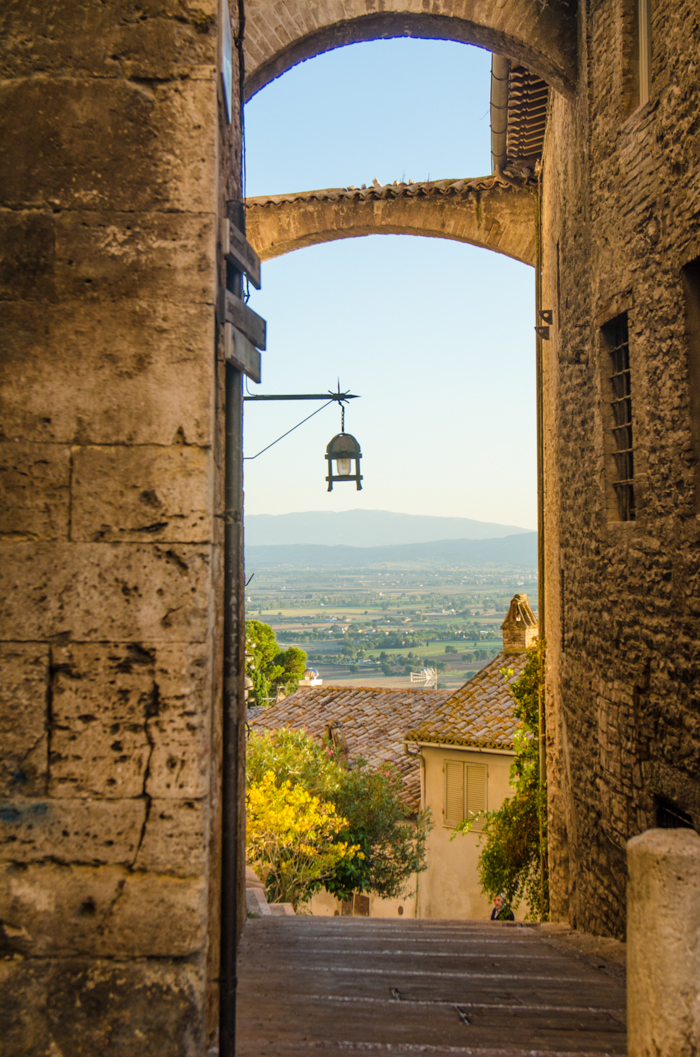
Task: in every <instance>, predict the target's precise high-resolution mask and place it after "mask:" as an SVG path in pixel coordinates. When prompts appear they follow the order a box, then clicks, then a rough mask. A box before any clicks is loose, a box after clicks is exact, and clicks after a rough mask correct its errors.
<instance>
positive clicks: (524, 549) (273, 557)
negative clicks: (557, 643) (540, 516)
mask: <svg viewBox="0 0 700 1057" xmlns="http://www.w3.org/2000/svg"><path fill="white" fill-rule="evenodd" d="M395 562H400V563H403V562H406V563H409V562H410V563H414V562H417V563H426V564H433V565H469V566H474V565H477V566H479V565H494V566H496V567H511V566H512V567H518V568H520V567H522V566H535V565H536V564H537V533H536V532H527V531H523V532H519V533H518V534H517V535H512V536H505V537H502V538H501V539H481V540H473V539H457V540H451V539H448V540H431V541H428V542H425V543H404V544H399V545H394V546H387V547H345V546H337V547H328V546H324V545H322V544H313V543H311V544H287V545H280V546H268V547H255V546H253V547H251V546H246V568H247V571H248V572H254V571H255V569H256V568H261V567H262V566H265V565H302V566H311V567H322V566H326V567H327V566H329V565H335V566H340V567H344V568H352V567H355V566H367V565H375V564H383V563H392V564H393V563H395Z"/></svg>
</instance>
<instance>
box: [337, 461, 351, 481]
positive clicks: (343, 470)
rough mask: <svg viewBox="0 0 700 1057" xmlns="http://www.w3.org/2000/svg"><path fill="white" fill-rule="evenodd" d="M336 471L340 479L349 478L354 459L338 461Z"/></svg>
mask: <svg viewBox="0 0 700 1057" xmlns="http://www.w3.org/2000/svg"><path fill="white" fill-rule="evenodd" d="M335 465H336V469H337V472H338V476H339V477H348V476H349V475H350V469H351V466H352V459H337V460H336V464H335Z"/></svg>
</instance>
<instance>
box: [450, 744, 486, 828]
mask: <svg viewBox="0 0 700 1057" xmlns="http://www.w3.org/2000/svg"><path fill="white" fill-rule="evenodd" d="M444 773H445V806H444V809H443V819H444V823H445V825H446V826H452V827H454V826H457V825H459V823H460V822H461V821H462V819H464V818H473V817H474V815H477V814H478V813H479V812H480V811H486V809H487V803H486V766H485V765H484V764H481V763H461V762H458V761H457V760H445V767H444ZM474 829H475V830H480V829H481V823H480V822H477V823H476V825H475V826H474Z"/></svg>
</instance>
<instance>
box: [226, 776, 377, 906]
mask: <svg viewBox="0 0 700 1057" xmlns="http://www.w3.org/2000/svg"><path fill="white" fill-rule="evenodd" d="M246 823H247V825H246V858H247V860H248V862H250V863H251V864H252V865H253V866H254V867H256V869H257V870H258V872H259V874H260V878H261V880H262V881H263V884H264V885H265V890H266V892H267V896H268V898H269V899H270V900H271V902H273V903H292V905H293V906H294V908H295V909H296V908H297V907H298V906H299V904H300V903H303V902H304V901H305V900H306V899H308V897H309V896H310V894H311V893H312V892H313V891H314V890H315V889H316V888H318V887H319V886H320V884H321V883H322V882H323V881H324V880H325V879H326V878H329V877H332V876H333V873H334V871H335V870H337V869H338V868H339V867H340V866H342V864H343V863H346V862H347V863H352V862H353V861H354V860H355V859H359V858H361V857H362V851H361V849H360V847H359V845H357V844H350V843H349V842H348V841H344V840H342V839H340V837H339V833H340V832H341V830H344V829H345V828H346V827H347V819H345V818H343V817H342V815H339V814H338V812H337V811H336V808H335V805H334V804H333V803H331V802H330V801H325V802H324V801H322V800H320V799H319V798H318V797H317V796H312V794H311V793H309V792H307V790H306V789H304V787H303V786H302V785H299V784H297V785H292V783H291V781H290V780H289V779H287V780H286V781H283V782H278V781H277V779H276V777H275V774H274V772H273V771H267V773H266V774H265V775H264V776H263V778H262V779H261V780H260V781H258V782H254V783H252V784H251V785H250V786H249V788H248V792H247V795H246Z"/></svg>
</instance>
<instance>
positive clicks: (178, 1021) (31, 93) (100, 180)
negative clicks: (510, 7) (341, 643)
mask: <svg viewBox="0 0 700 1057" xmlns="http://www.w3.org/2000/svg"><path fill="white" fill-rule="evenodd" d="M2 23H3V33H2V35H1V36H2V43H1V44H0V50H1V51H2V54H1V55H0V59H1V61H2V70H3V75H4V78H5V79H4V81H3V82H2V84H1V85H0V229H1V230H0V247H1V248H2V254H3V259H2V266H1V267H0V286H1V289H0V296H1V297H2V298H3V309H2V320H3V322H2V324H1V325H2V336H1V337H0V345H1V347H2V350H3V351H2V357H1V360H0V371H1V373H2V377H1V378H0V383H1V384H2V389H3V394H4V396H3V408H2V430H3V433H2V438H1V442H0V472H1V473H2V477H3V485H4V492H5V502H4V504H3V510H2V523H1V524H0V531H1V533H2V542H1V543H0V576H1V578H2V586H1V587H0V592H1V597H2V599H3V602H2V607H1V609H0V664H1V666H2V680H1V681H0V757H1V759H0V786H1V788H0V795H2V796H3V797H4V802H3V805H2V811H0V921H1V922H2V927H1V928H0V940H1V949H2V952H3V953H4V955H5V956H6V958H5V960H4V961H0V991H1V992H2V998H1V999H0V1038H2V1040H3V1041H2V1047H1V1048H2V1049H3V1053H5V1054H7V1055H8V1057H29V1055H30V1054H31V1055H32V1057H38V1055H50V1057H83V1055H85V1057H87V1055H91V1057H92V1055H94V1054H98V1053H107V1052H109V1053H110V1055H112V1054H113V1055H114V1057H126V1055H129V1057H131V1055H133V1054H134V1053H137V1052H138V1053H140V1054H142V1055H143V1057H150V1055H152V1054H153V1055H154V1054H156V1053H157V1054H158V1057H180V1055H185V1054H186V1055H188V1057H189V1055H194V1054H202V1053H204V1052H205V1051H206V1049H207V1046H208V1045H209V1043H210V1041H211V1039H212V1037H213V1034H214V1031H215V1027H216V1020H217V998H216V983H215V982H216V979H217V977H218V966H217V962H216V957H217V955H216V942H217V938H218V937H217V930H218V902H219V896H218V886H217V877H218V863H217V855H218V845H217V841H218V823H217V818H218V815H217V813H218V812H219V811H220V808H219V805H218V789H219V750H220V745H218V743H217V737H218V729H219V712H220V689H219V683H220V678H219V675H218V672H219V671H220V667H221V647H220V631H219V628H220V613H221V595H220V584H221V576H220V567H221V560H220V546H219V543H220V529H219V523H218V522H217V521H216V520H215V512H216V509H217V499H216V496H217V490H218V489H219V487H220V486H219V484H218V482H219V479H220V471H219V468H218V466H219V461H220V460H219V450H220V448H219V446H218V444H219V442H218V439H217V438H218V432H219V428H220V427H219V420H218V417H217V413H216V409H217V386H218V384H219V383H218V381H217V346H216V327H215V307H214V306H215V303H216V294H217V288H218V285H219V276H218V274H217V250H216V232H217V226H218V218H219V216H220V215H221V209H222V202H223V199H224V198H225V197H233V196H234V195H233V194H232V190H233V191H234V193H235V188H231V186H229V187H226V186H225V185H224V182H223V180H222V167H223V164H224V163H222V161H221V158H222V154H223V153H224V151H223V150H222V143H223V141H224V137H225V136H226V135H227V134H228V133H227V132H226V131H225V123H224V122H223V120H222V114H221V107H220V101H219V99H218V93H217V79H218V73H217V43H218V33H217V3H216V0H197V3H196V4H194V3H189V2H188V0H182V2H180V0H178V2H177V3H173V2H171V0H162V2H160V0H159V2H158V3H155V4H148V5H146V6H145V7H144V5H143V4H139V3H136V2H135V0H115V2H114V3H109V4H104V3H102V2H101V0H81V3H79V4H76V3H72V2H58V3H55V4H49V5H47V4H44V3H37V2H34V0H16V2H15V3H13V4H10V5H6V10H5V11H4V12H3V19H2ZM236 84H237V81H236V77H235V75H234V81H233V86H234V93H235V91H236ZM236 108H237V103H236V99H235V96H234V100H233V110H234V114H235V112H236ZM226 164H228V165H229V166H233V168H234V169H235V154H234V153H231V154H230V155H229V160H228V161H227V163H226ZM218 509H220V505H219V507H218Z"/></svg>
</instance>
